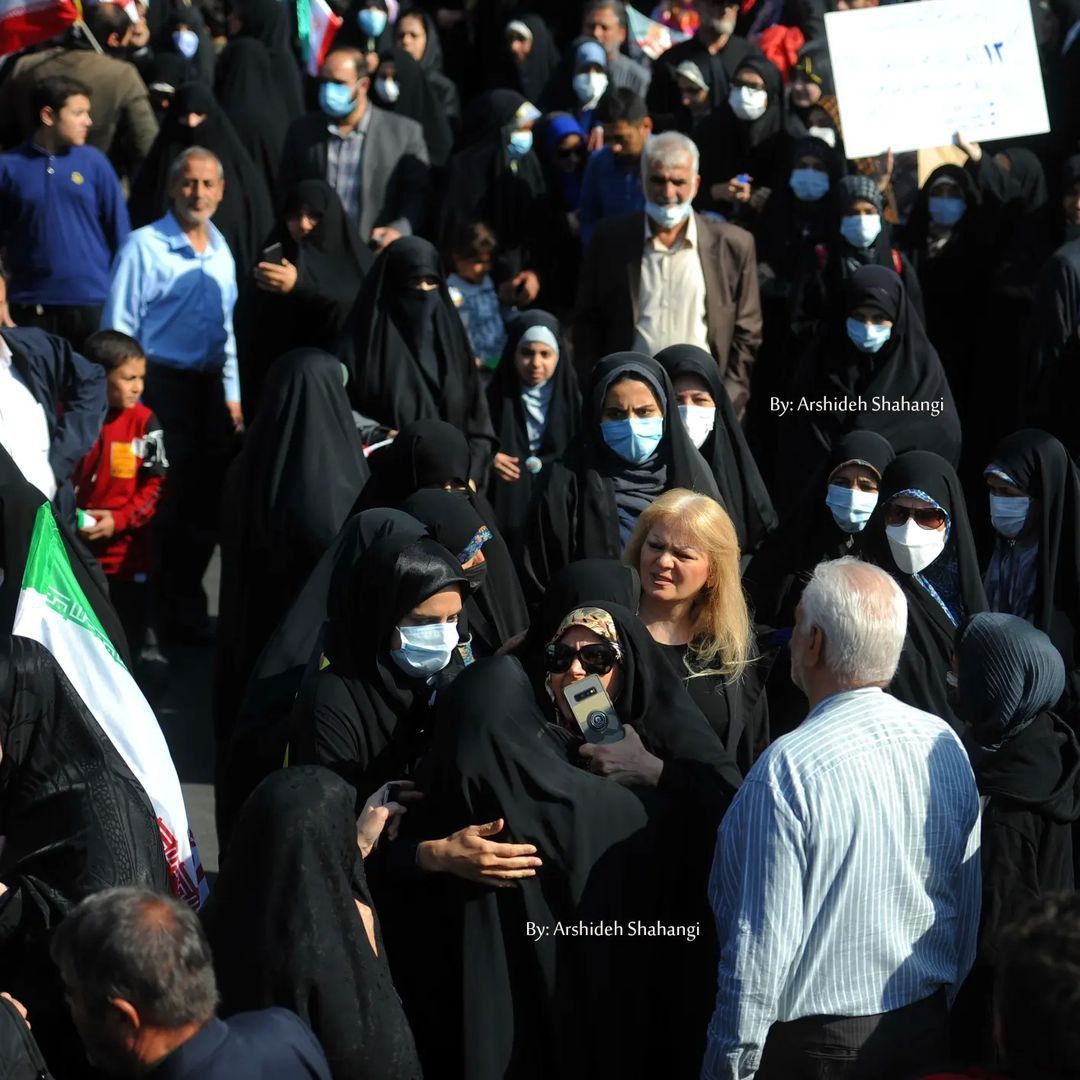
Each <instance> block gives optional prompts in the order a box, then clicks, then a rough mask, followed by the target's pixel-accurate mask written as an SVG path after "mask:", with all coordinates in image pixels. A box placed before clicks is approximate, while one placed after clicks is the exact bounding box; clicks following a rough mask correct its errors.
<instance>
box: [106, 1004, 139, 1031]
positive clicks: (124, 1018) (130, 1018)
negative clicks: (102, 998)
mask: <svg viewBox="0 0 1080 1080" xmlns="http://www.w3.org/2000/svg"><path fill="white" fill-rule="evenodd" d="M109 1005H110V1006H111V1007H112V1008H113V1009H115V1010H116V1013H118V1014H119V1015H118V1016H117V1015H115V1014H114V1017H113V1018H114V1019H116V1020H119V1021H120V1023H122V1024H125V1025H126V1026H127V1027H130V1028H131V1029H132V1030H133V1031H138V1030H139V1028H141V1027H142V1020H141V1018H140V1017H139V1010H138V1009H136V1008H135V1006H134V1005H132V1004H131V1002H130V1001H126V1000H125V999H124V998H109Z"/></svg>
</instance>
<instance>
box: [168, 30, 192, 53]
mask: <svg viewBox="0 0 1080 1080" xmlns="http://www.w3.org/2000/svg"><path fill="white" fill-rule="evenodd" d="M172 39H173V43H174V44H175V45H176V51H177V52H178V53H179V54H180V55H181V56H182V57H183V58H184V59H185V60H192V59H194V57H195V54H196V53H197V52H198V51H199V35H198V34H196V33H195V31H194V30H174V31H173V36H172Z"/></svg>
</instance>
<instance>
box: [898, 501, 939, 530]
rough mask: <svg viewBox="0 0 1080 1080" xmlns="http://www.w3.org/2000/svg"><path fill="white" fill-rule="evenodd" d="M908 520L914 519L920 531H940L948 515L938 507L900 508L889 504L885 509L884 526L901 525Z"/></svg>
mask: <svg viewBox="0 0 1080 1080" xmlns="http://www.w3.org/2000/svg"><path fill="white" fill-rule="evenodd" d="M908 518H914V519H915V524H916V525H918V526H919V528H921V529H940V528H941V526H942V525H944V524H945V523H946V522H947V521H948V520H949V515H948V514H946V513H945V511H944V510H942V509H941V507H940V506H919V507H915V506H901V505H900V504H899V503H893V502H891V503H889V505H888V506H886V507H885V524H886V525H903V524H905V523H906V522H907V519H908Z"/></svg>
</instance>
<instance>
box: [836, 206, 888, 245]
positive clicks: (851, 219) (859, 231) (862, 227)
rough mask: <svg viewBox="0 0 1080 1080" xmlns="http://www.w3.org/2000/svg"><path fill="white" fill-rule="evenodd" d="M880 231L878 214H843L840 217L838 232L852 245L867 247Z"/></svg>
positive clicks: (879, 216)
mask: <svg viewBox="0 0 1080 1080" xmlns="http://www.w3.org/2000/svg"><path fill="white" fill-rule="evenodd" d="M880 233H881V215H880V214H845V215H844V217H842V218H841V219H840V234H841V236H843V238H844V239H845V240H846V241H847V242H848V243H849V244H850V245H851V246H852V247H857V248H868V247H869V246H870V245H871V244H872V243H873V242H874V241H875V240H876V239H877V238H878V236H879V235H880Z"/></svg>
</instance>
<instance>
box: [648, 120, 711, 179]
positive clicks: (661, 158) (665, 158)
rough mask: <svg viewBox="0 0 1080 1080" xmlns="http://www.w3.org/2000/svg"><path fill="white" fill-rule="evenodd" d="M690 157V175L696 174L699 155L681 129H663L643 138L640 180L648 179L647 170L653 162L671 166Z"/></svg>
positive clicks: (692, 141) (695, 147)
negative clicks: (658, 132) (656, 133)
mask: <svg viewBox="0 0 1080 1080" xmlns="http://www.w3.org/2000/svg"><path fill="white" fill-rule="evenodd" d="M686 158H689V159H690V175H691V176H692V177H693V176H697V174H698V164H699V161H700V155H699V154H698V148H697V145H696V144H695V143H694V140H693V139H690V138H687V136H685V135H684V134H683V133H682V132H681V131H665V132H663V133H662V134H660V135H654V136H653V137H652V138H651V139H646V140H645V149H644V150H643V151H642V154H641V182H642V184H645V183H647V182H648V179H649V170H650V169H651V168H652V166H653V164H654V163H655V164H657V165H660V166H665V165H666V166H667V167H668V168H672V167H674V166H678V165H681V164H682V163H683V161H684V160H685V159H686Z"/></svg>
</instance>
